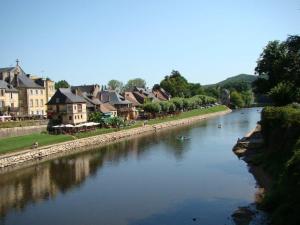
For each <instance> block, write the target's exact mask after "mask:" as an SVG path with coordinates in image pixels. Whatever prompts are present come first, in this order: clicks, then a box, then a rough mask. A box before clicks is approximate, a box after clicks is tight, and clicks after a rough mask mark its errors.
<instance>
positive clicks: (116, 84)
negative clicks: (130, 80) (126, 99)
mask: <svg viewBox="0 0 300 225" xmlns="http://www.w3.org/2000/svg"><path fill="white" fill-rule="evenodd" d="M107 86H108V87H109V89H111V90H116V91H118V92H122V91H123V88H124V84H123V82H122V81H118V80H110V81H108V83H107Z"/></svg>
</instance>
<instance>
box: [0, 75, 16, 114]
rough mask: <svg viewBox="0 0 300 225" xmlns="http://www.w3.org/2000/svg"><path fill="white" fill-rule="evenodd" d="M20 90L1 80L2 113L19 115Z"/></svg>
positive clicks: (0, 108)
mask: <svg viewBox="0 0 300 225" xmlns="http://www.w3.org/2000/svg"><path fill="white" fill-rule="evenodd" d="M18 111H19V92H18V90H17V89H15V88H14V87H13V86H12V85H10V84H8V83H7V82H5V81H3V80H0V115H14V116H15V115H17V113H18Z"/></svg>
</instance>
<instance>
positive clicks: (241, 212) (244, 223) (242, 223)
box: [231, 207, 255, 225]
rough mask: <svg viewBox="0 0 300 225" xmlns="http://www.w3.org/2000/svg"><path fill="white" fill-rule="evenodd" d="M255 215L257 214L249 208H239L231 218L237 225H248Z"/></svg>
mask: <svg viewBox="0 0 300 225" xmlns="http://www.w3.org/2000/svg"><path fill="white" fill-rule="evenodd" d="M254 215H255V213H254V212H253V211H251V210H250V209H249V207H239V208H238V209H237V210H236V211H235V212H234V213H233V214H232V215H231V217H232V219H233V221H234V223H235V224H236V225H248V224H249V223H250V222H251V220H252V219H253V217H254Z"/></svg>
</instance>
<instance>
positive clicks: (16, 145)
mask: <svg viewBox="0 0 300 225" xmlns="http://www.w3.org/2000/svg"><path fill="white" fill-rule="evenodd" d="M226 109H228V108H227V107H226V106H215V107H211V108H207V109H195V110H191V111H187V112H183V113H181V114H179V115H176V116H170V117H165V118H157V119H153V120H149V121H148V124H149V125H154V124H157V123H163V122H169V121H173V120H179V119H185V118H189V117H193V116H199V115H205V114H209V113H214V112H220V111H224V110H226ZM142 123H143V122H142V121H137V122H136V123H135V124H134V125H132V126H130V127H126V128H123V129H131V128H136V127H140V126H142ZM118 130H119V129H116V128H109V129H105V128H103V129H96V130H94V131H88V132H84V133H78V134H75V135H74V136H71V135H50V134H40V133H36V134H30V135H25V136H19V137H10V138H4V139H0V154H3V153H7V152H12V151H17V150H22V149H28V148H30V147H31V145H32V144H33V143H34V142H38V143H39V146H45V145H50V144H56V143H60V142H64V141H70V140H73V139H77V138H85V137H91V136H95V135H100V134H107V133H111V132H115V131H118Z"/></svg>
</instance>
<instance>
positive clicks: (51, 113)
mask: <svg viewBox="0 0 300 225" xmlns="http://www.w3.org/2000/svg"><path fill="white" fill-rule="evenodd" d="M47 114H48V118H49V119H51V120H56V122H57V123H59V124H61V123H62V124H72V125H76V124H80V123H85V122H86V121H87V110H86V100H85V99H84V98H83V97H81V96H78V95H75V94H73V93H72V91H71V89H70V88H59V89H58V90H57V91H56V92H55V94H54V95H53V96H52V98H51V99H50V101H49V102H48V103H47Z"/></svg>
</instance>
